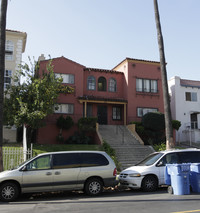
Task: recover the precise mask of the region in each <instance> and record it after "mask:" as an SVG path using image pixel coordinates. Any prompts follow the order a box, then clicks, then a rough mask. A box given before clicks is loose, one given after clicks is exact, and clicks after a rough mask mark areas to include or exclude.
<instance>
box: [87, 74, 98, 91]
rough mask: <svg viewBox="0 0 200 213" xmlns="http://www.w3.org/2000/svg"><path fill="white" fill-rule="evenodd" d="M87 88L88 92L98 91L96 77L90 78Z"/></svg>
mask: <svg viewBox="0 0 200 213" xmlns="http://www.w3.org/2000/svg"><path fill="white" fill-rule="evenodd" d="M87 87H88V90H96V79H95V77H94V76H88V79H87Z"/></svg>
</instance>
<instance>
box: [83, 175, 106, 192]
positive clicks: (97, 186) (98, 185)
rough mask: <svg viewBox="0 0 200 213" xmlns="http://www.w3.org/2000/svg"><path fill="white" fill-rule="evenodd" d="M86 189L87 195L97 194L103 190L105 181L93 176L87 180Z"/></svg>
mask: <svg viewBox="0 0 200 213" xmlns="http://www.w3.org/2000/svg"><path fill="white" fill-rule="evenodd" d="M84 191H85V193H86V194H87V195H90V196H97V195H99V194H101V192H102V191H103V183H102V181H101V180H100V179H99V178H91V179H89V180H87V181H86V183H85V188H84Z"/></svg>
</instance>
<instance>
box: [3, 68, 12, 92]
mask: <svg viewBox="0 0 200 213" xmlns="http://www.w3.org/2000/svg"><path fill="white" fill-rule="evenodd" d="M11 78H12V71H11V70H5V72H4V88H5V89H6V88H7V86H9V85H10V84H11Z"/></svg>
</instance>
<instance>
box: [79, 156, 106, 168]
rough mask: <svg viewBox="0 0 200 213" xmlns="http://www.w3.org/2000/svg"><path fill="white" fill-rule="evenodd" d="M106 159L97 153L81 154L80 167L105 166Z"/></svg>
mask: <svg viewBox="0 0 200 213" xmlns="http://www.w3.org/2000/svg"><path fill="white" fill-rule="evenodd" d="M108 164H109V161H108V160H107V158H106V157H105V156H104V155H102V154H99V153H81V167H92V166H106V165H108Z"/></svg>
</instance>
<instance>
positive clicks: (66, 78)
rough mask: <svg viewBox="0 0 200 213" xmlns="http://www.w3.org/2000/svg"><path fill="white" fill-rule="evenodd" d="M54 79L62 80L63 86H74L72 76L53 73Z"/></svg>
mask: <svg viewBox="0 0 200 213" xmlns="http://www.w3.org/2000/svg"><path fill="white" fill-rule="evenodd" d="M55 77H56V78H62V79H63V82H62V83H64V84H74V75H73V74H61V73H55Z"/></svg>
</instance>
